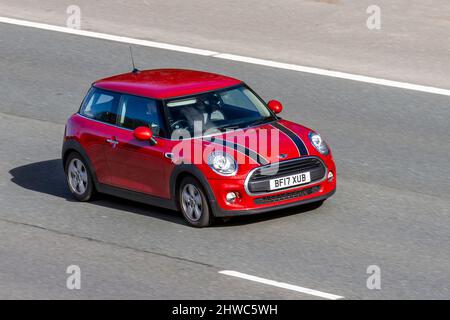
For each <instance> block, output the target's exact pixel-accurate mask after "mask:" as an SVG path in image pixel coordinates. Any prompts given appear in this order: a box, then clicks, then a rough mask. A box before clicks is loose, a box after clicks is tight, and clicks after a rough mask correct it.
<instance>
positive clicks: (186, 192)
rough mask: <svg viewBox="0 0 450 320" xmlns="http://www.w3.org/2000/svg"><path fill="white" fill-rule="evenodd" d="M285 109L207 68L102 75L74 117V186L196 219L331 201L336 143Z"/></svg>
mask: <svg viewBox="0 0 450 320" xmlns="http://www.w3.org/2000/svg"><path fill="white" fill-rule="evenodd" d="M281 110H282V105H281V103H279V102H278V101H275V100H271V101H269V102H268V103H267V104H266V103H265V102H264V101H263V100H262V99H261V98H260V97H259V96H258V95H257V94H256V93H255V92H254V91H253V90H252V89H250V88H249V87H248V86H247V85H246V84H245V83H244V82H242V81H240V80H237V79H234V78H230V77H226V76H222V75H218V74H213V73H207V72H200V71H192V70H180V69H159V70H148V71H137V70H135V71H133V72H131V73H126V74H122V75H117V76H114V77H110V78H106V79H102V80H99V81H96V82H95V83H94V84H93V85H92V87H91V88H90V90H89V92H88V93H87V95H86V97H85V98H84V100H83V102H82V104H81V107H80V109H79V111H78V112H77V113H75V114H74V115H72V116H71V117H70V118H69V120H68V121H67V125H66V130H65V134H64V144H63V149H62V159H63V164H64V169H65V173H66V177H67V182H68V186H69V188H70V191H71V192H72V193H73V195H74V196H75V198H77V199H78V200H80V201H88V200H90V199H91V198H92V196H93V195H94V193H95V192H96V191H97V192H101V193H108V194H112V195H116V196H120V197H124V198H128V199H132V200H136V201H141V202H145V203H148V204H151V205H156V206H160V207H164V208H168V209H173V210H180V211H181V212H182V213H183V216H184V217H185V219H186V221H187V222H188V223H189V224H191V225H193V226H196V227H204V226H208V225H210V224H211V223H212V222H213V220H214V217H233V216H238V215H246V214H256V213H261V212H266V211H270V210H275V209H282V208H287V207H291V206H295V205H300V204H305V203H310V202H314V201H324V200H325V199H326V198H328V197H330V196H331V195H332V194H333V193H334V192H335V188H336V169H335V164H334V161H333V157H332V155H331V150H330V149H329V147H328V145H327V144H326V143H325V142H324V141H323V139H322V138H321V136H320V135H319V134H318V133H316V132H314V131H312V130H310V129H308V128H306V127H304V126H301V125H299V124H296V123H293V122H290V121H287V120H283V119H281V118H280V117H279V116H277V114H278V113H280V112H281Z"/></svg>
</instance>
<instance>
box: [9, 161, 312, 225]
mask: <svg viewBox="0 0 450 320" xmlns="http://www.w3.org/2000/svg"><path fill="white" fill-rule="evenodd" d="M9 173H10V174H11V176H12V178H11V182H13V183H15V184H16V185H18V186H20V187H22V188H25V189H27V190H32V191H35V192H40V193H45V194H50V195H52V196H56V197H60V198H64V199H65V200H67V201H70V202H77V200H75V199H74V198H73V197H72V194H71V193H70V191H69V189H68V187H67V184H66V178H65V175H64V170H63V167H62V161H61V159H52V160H46V161H40V162H34V163H30V164H27V165H23V166H20V167H16V168H14V169H11V170H10V171H9ZM90 203H92V204H94V205H97V206H102V207H106V208H111V209H116V210H123V211H128V212H131V213H134V214H139V215H143V216H149V217H154V218H157V219H161V220H165V221H169V222H173V223H178V224H182V225H187V223H186V222H185V221H184V219H183V217H182V215H181V213H179V212H176V211H172V210H167V209H162V208H159V207H153V206H150V205H146V204H142V203H139V202H135V201H130V200H126V199H122V198H118V197H113V196H109V195H105V194H101V195H98V196H97V197H96V198H95V199H94V200H93V201H91V202H90ZM320 205H321V204H320V203H312V204H307V205H303V206H298V207H292V208H289V209H284V210H278V211H273V212H269V213H263V214H258V215H254V216H242V217H233V218H231V219H229V220H228V219H226V220H227V221H225V222H224V221H223V220H222V219H217V223H216V224H214V226H213V227H232V226H236V225H244V224H252V223H258V222H262V221H268V220H273V219H279V218H282V217H286V216H290V215H294V214H300V213H304V212H308V211H311V210H315V209H317V208H318V207H319V206H320Z"/></svg>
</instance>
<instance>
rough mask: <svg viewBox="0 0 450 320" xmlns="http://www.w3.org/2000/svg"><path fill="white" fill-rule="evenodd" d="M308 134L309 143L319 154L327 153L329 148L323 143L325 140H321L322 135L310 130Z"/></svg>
mask: <svg viewBox="0 0 450 320" xmlns="http://www.w3.org/2000/svg"><path fill="white" fill-rule="evenodd" d="M308 136H309V141H311V144H312V145H313V146H314V148H316V149H317V151H319V152H320V153H321V154H323V155H325V156H326V155H327V154H328V153H329V152H330V149H328V146H327V144H326V143H325V141H323V139H322V137H321V136H320V134H318V133H315V132H312V131H311V132H310V133H309V134H308Z"/></svg>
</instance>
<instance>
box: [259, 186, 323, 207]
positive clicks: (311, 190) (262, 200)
mask: <svg viewBox="0 0 450 320" xmlns="http://www.w3.org/2000/svg"><path fill="white" fill-rule="evenodd" d="M319 191H320V186H315V187H311V188H306V189H302V190H298V191H293V192H287V193H283V194H278V195H276V196H265V197H262V198H256V199H255V200H254V203H255V204H266V203H272V202H278V201H283V200H289V199H293V198H298V197H304V196H307V195H309V194H313V193H316V192H319Z"/></svg>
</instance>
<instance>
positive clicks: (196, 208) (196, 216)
mask: <svg viewBox="0 0 450 320" xmlns="http://www.w3.org/2000/svg"><path fill="white" fill-rule="evenodd" d="M178 201H179V205H180V209H181V212H182V213H183V216H184V218H185V219H186V221H187V222H188V223H189V224H190V225H191V226H194V227H198V228H201V227H207V226H210V225H211V224H212V223H213V219H214V217H213V215H212V214H211V210H210V208H209V203H208V199H207V197H206V195H205V192H204V190H203V187H202V186H201V184H200V183H199V182H198V181H197V180H196V179H195V178H193V177H186V178H184V179H183V181H182V182H181V183H180V187H179V192H178Z"/></svg>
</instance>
